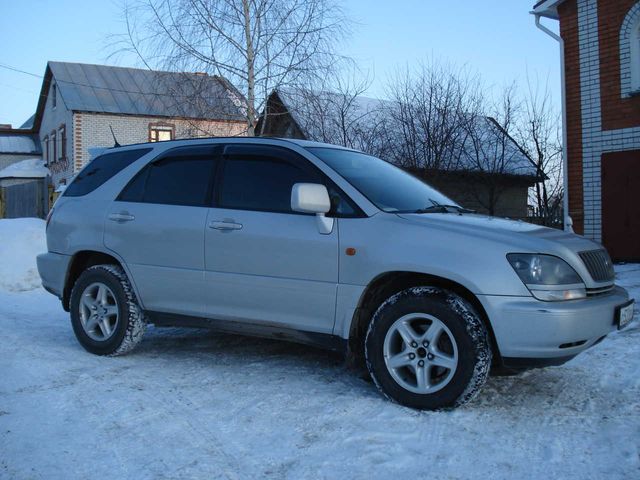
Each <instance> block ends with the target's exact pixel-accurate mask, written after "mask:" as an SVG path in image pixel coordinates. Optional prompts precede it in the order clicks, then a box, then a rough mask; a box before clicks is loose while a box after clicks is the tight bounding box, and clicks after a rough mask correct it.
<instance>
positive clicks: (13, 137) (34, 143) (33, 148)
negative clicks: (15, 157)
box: [0, 130, 41, 155]
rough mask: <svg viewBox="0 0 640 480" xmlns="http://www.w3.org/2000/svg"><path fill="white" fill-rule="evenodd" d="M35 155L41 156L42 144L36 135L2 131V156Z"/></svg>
mask: <svg viewBox="0 0 640 480" xmlns="http://www.w3.org/2000/svg"><path fill="white" fill-rule="evenodd" d="M2 153H4V154H8V153H16V154H34V155H40V153H41V150H40V142H39V141H38V138H37V136H36V135H33V134H29V133H24V134H23V133H15V130H14V131H13V132H2V131H0V154H2Z"/></svg>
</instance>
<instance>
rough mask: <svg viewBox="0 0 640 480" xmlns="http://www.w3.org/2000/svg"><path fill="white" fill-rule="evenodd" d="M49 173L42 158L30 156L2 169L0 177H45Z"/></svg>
mask: <svg viewBox="0 0 640 480" xmlns="http://www.w3.org/2000/svg"><path fill="white" fill-rule="evenodd" d="M47 175H49V169H48V168H47V167H45V166H44V160H42V159H41V158H28V159H27V160H22V161H21V162H17V163H13V164H11V165H9V166H8V167H5V168H3V169H2V170H0V178H43V177H46V176H47Z"/></svg>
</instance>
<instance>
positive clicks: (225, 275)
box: [205, 145, 338, 333]
mask: <svg viewBox="0 0 640 480" xmlns="http://www.w3.org/2000/svg"><path fill="white" fill-rule="evenodd" d="M218 171H219V172H220V175H219V178H220V180H219V182H218V183H217V189H216V203H215V205H216V206H215V207H214V208H212V209H210V210H209V213H208V216H207V228H206V229H205V290H206V296H207V309H208V314H209V316H212V317H214V318H222V319H230V320H238V321H248V322H252V323H259V324H266V325H272V326H281V327H288V328H294V329H300V330H307V331H313V332H320V333H331V332H332V329H333V322H334V316H335V302H336V287H337V283H338V231H337V229H338V225H337V223H336V224H335V226H334V229H333V231H332V232H331V233H330V234H328V235H325V234H321V233H320V232H319V231H318V227H317V224H316V219H315V217H314V216H313V215H305V214H300V213H296V212H293V211H292V210H291V189H292V187H293V185H294V184H295V183H300V182H306V183H321V179H320V175H319V174H318V173H316V172H314V171H313V169H312V168H310V166H309V165H308V164H307V161H306V160H305V159H304V158H302V157H300V156H298V155H297V154H296V153H295V152H292V151H290V150H287V149H284V148H279V147H265V146H259V147H258V146H250V145H235V146H231V145H230V146H227V147H226V149H225V155H224V158H223V160H222V165H221V166H220V168H219V170H218Z"/></svg>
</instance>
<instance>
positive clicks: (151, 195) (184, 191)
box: [118, 156, 215, 207]
mask: <svg viewBox="0 0 640 480" xmlns="http://www.w3.org/2000/svg"><path fill="white" fill-rule="evenodd" d="M214 167H215V161H214V160H213V159H212V158H211V157H200V156H198V157H189V156H171V157H166V158H163V159H161V160H159V161H157V162H154V163H152V164H151V165H149V166H148V167H147V168H145V169H144V170H143V171H142V172H140V174H138V175H137V176H136V177H135V178H134V179H133V180H132V181H131V182H130V183H129V185H127V187H126V188H125V189H124V190H123V191H122V193H121V194H120V197H119V198H118V199H119V200H121V201H127V202H144V203H162V204H166V205H190V206H195V207H204V206H208V205H209V204H210V201H209V198H210V197H211V189H212V185H213V182H212V179H213V170H214Z"/></svg>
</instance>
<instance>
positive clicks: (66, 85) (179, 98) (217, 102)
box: [34, 62, 246, 130]
mask: <svg viewBox="0 0 640 480" xmlns="http://www.w3.org/2000/svg"><path fill="white" fill-rule="evenodd" d="M52 81H53V82H54V84H55V85H56V88H57V92H58V95H59V96H60V99H61V101H62V102H63V103H64V105H65V106H66V108H67V109H68V110H71V111H80V112H96V113H113V114H121V115H139V116H155V117H179V118H193V119H203V120H205V119H206V120H229V121H244V120H246V116H245V104H246V102H245V99H244V97H243V96H242V94H241V93H240V92H239V91H238V90H237V89H236V88H235V87H234V86H233V85H231V83H229V81H228V80H226V79H225V78H223V77H219V76H216V75H211V76H210V75H207V74H198V73H186V72H162V71H155V70H143V69H138V68H127V67H113V66H108V65H91V64H84V63H69V62H48V63H47V68H46V71H45V75H44V81H43V84H42V91H41V95H40V101H39V102H38V109H37V111H36V117H35V120H34V127H35V128H36V130H37V129H38V128H39V125H40V121H41V120H42V113H43V110H44V106H45V104H46V98H47V95H48V93H49V86H50V85H51V82H52Z"/></svg>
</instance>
